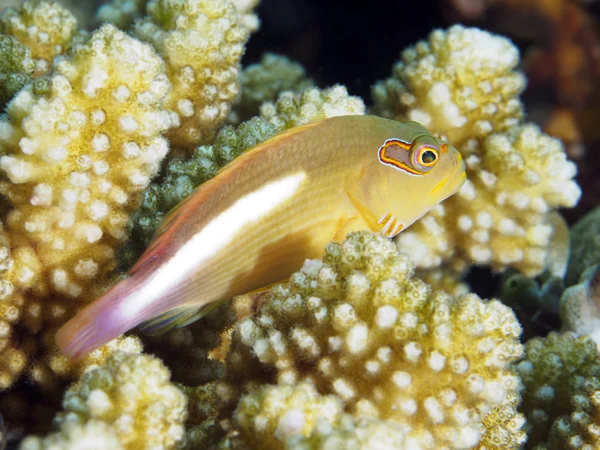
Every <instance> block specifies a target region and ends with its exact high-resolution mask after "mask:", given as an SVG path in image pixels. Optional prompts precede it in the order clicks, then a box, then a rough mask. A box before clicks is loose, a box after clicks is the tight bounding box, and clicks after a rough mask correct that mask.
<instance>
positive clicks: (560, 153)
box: [372, 25, 580, 276]
mask: <svg viewBox="0 0 600 450" xmlns="http://www.w3.org/2000/svg"><path fill="white" fill-rule="evenodd" d="M518 62H519V54H518V50H517V48H516V47H515V46H513V45H512V44H511V43H510V41H508V40H507V39H505V38H502V37H500V36H495V35H492V34H490V33H487V32H485V31H482V30H479V29H476V28H464V27H462V26H459V25H457V26H453V27H451V28H450V29H448V30H447V31H441V30H438V31H434V32H433V33H431V34H430V36H429V41H428V42H419V43H418V44H417V45H416V46H414V47H412V48H409V49H407V50H405V51H404V53H403V54H402V61H401V62H399V63H398V64H396V66H395V67H394V75H393V76H392V77H391V78H390V79H389V80H387V81H384V82H379V83H377V84H376V85H375V86H374V87H373V90H372V94H373V99H374V101H375V109H374V110H375V112H376V113H378V114H381V115H383V116H385V117H393V118H396V119H398V120H415V121H417V122H420V123H422V124H423V125H424V126H426V127H428V128H429V129H431V130H432V131H435V132H438V133H440V134H442V135H444V136H445V137H446V138H447V139H448V140H449V141H450V142H452V143H453V144H454V145H455V146H456V147H457V148H458V150H459V151H460V152H461V154H462V155H463V158H464V160H465V162H466V164H467V176H468V178H469V179H468V181H467V182H466V183H465V185H464V186H463V187H462V189H461V190H460V191H459V193H458V194H457V195H455V196H453V197H451V198H450V199H448V200H447V201H446V202H444V203H442V204H441V205H439V206H438V207H437V208H434V210H432V211H431V212H430V213H429V214H428V215H427V216H426V217H424V218H423V219H422V220H421V221H419V223H417V224H416V225H415V226H414V227H413V228H411V229H410V230H407V231H406V232H404V233H402V234H401V235H400V236H399V238H398V243H399V246H400V248H402V249H403V251H406V252H407V254H409V255H410V256H411V258H413V260H414V261H415V262H416V263H417V265H418V266H419V267H424V268H433V267H437V266H439V265H440V264H442V263H443V262H448V261H449V260H450V259H451V258H453V261H452V265H453V267H454V269H455V270H459V271H461V270H464V269H465V266H466V265H467V261H468V263H471V262H473V263H475V264H480V265H491V266H492V267H493V268H494V269H495V270H504V269H505V268H507V267H511V266H512V267H516V268H518V269H519V270H521V271H522V272H523V273H524V274H525V275H527V276H534V275H537V274H539V273H541V271H542V270H543V269H544V266H545V262H546V257H547V255H548V254H549V251H550V250H549V247H550V238H551V236H552V232H553V223H552V220H551V219H550V217H549V214H548V213H549V212H550V211H551V210H552V209H555V208H558V207H570V206H573V205H574V204H575V203H576V202H577V201H578V199H579V196H580V189H579V187H578V186H577V184H576V183H575V182H574V181H573V180H572V179H573V177H574V176H575V173H576V167H575V165H574V164H573V163H571V162H568V161H567V160H566V155H565V152H564V148H563V146H562V145H561V143H560V142H559V141H558V140H556V139H552V138H550V137H549V136H547V135H545V134H544V133H542V132H541V131H540V130H539V129H538V128H537V127H535V126H534V125H522V116H523V110H522V105H521V103H520V101H519V94H520V93H521V91H522V90H523V87H524V85H525V82H524V77H523V75H522V74H521V73H519V72H516V71H514V70H513V69H514V68H515V67H516V65H517V63H518Z"/></svg>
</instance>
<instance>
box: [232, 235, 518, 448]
mask: <svg viewBox="0 0 600 450" xmlns="http://www.w3.org/2000/svg"><path fill="white" fill-rule="evenodd" d="M520 332H521V327H520V326H519V324H518V322H517V321H516V319H515V317H514V315H513V313H512V311H511V310H510V309H509V308H507V307H506V306H503V305H502V304H501V303H500V302H498V301H490V302H484V301H482V300H481V299H480V298H478V297H477V296H476V295H474V294H469V295H465V296H463V297H460V298H458V299H454V298H453V297H451V296H449V295H448V294H446V293H444V292H440V291H438V292H432V290H431V288H430V287H429V286H428V285H427V284H425V283H424V282H423V281H421V280H419V279H417V278H414V277H413V267H412V265H411V263H410V261H409V259H408V258H407V257H406V256H403V255H401V254H400V253H399V252H398V250H397V248H396V246H395V245H394V244H393V243H392V242H390V241H389V240H388V239H386V238H384V237H382V236H379V235H376V234H374V233H371V232H356V233H351V234H349V235H348V237H347V238H346V240H345V241H344V242H343V243H341V244H338V243H331V244H329V245H328V246H327V247H326V249H325V255H324V257H323V261H307V262H306V263H305V265H304V267H303V268H302V270H301V271H299V272H296V273H295V274H293V275H292V276H291V277H290V282H289V285H281V286H278V287H275V288H273V289H272V290H271V291H270V293H269V294H268V296H267V298H266V299H265V301H264V303H263V304H262V306H261V307H260V309H259V310H258V312H257V313H256V314H254V315H253V316H251V317H249V318H246V319H244V320H242V321H241V322H240V323H239V324H238V325H237V326H236V328H235V329H234V333H233V336H232V346H231V349H230V351H229V353H228V355H227V379H229V380H231V382H233V384H234V385H235V386H243V385H244V384H245V383H247V382H250V381H252V382H254V383H256V382H258V380H264V381H266V382H276V383H278V384H296V383H299V382H301V381H310V382H312V383H314V384H315V386H316V387H317V389H318V391H319V392H320V393H321V394H335V395H337V396H339V397H340V398H341V399H342V400H343V402H344V406H345V410H346V411H347V412H351V413H352V414H353V415H355V416H356V417H362V416H369V417H378V418H380V419H383V420H395V421H398V422H399V423H401V424H403V425H404V426H405V427H406V428H407V430H409V431H408V433H407V439H409V440H410V441H411V442H414V443H415V445H416V444H417V443H419V444H420V445H422V446H423V448H440V447H443V446H448V445H455V446H457V447H464V448H470V447H473V446H475V445H476V444H477V443H478V442H479V440H480V438H481V435H480V427H481V426H482V421H483V420H484V418H485V416H486V415H487V414H488V413H489V412H490V411H492V410H493V409H494V408H495V407H496V406H498V405H499V404H501V403H502V402H503V400H504V399H505V396H506V395H507V394H509V393H511V392H512V393H514V392H515V391H516V389H517V388H518V385H519V381H518V378H517V376H516V375H515V374H514V373H513V372H512V371H511V370H510V369H509V367H508V365H509V363H510V362H511V361H514V360H516V359H517V358H518V357H520V355H521V351H522V348H521V345H520V344H519V341H518V336H519V334H520Z"/></svg>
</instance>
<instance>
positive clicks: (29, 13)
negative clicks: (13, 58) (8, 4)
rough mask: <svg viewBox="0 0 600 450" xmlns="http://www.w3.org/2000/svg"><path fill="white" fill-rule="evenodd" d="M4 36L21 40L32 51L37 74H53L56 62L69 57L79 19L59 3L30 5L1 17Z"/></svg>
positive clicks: (4, 10)
mask: <svg viewBox="0 0 600 450" xmlns="http://www.w3.org/2000/svg"><path fill="white" fill-rule="evenodd" d="M0 32H2V33H4V34H8V35H11V36H13V37H15V38H17V39H18V40H19V41H20V42H21V43H22V44H24V45H25V46H27V47H28V48H29V49H30V50H31V54H32V56H33V59H34V60H35V66H36V67H35V74H36V76H40V75H43V74H46V73H48V72H49V71H50V69H51V67H52V60H53V58H54V57H55V56H57V55H62V54H64V53H66V52H67V51H68V50H69V48H70V47H71V45H72V42H71V41H72V39H73V37H74V36H75V34H76V32H77V19H75V16H73V14H72V13H71V12H70V11H69V10H68V9H66V8H65V7H64V6H62V5H61V4H60V3H58V2H51V3H50V2H36V1H31V0H30V1H26V2H25V3H23V4H22V5H21V7H20V8H18V9H15V8H5V9H3V10H2V12H1V14H0Z"/></svg>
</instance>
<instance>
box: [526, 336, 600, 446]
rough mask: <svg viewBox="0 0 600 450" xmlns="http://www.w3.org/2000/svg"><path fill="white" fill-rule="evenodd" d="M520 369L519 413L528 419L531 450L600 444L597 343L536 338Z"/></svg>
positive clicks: (527, 349) (599, 373) (599, 384)
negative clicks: (520, 402) (521, 389)
mask: <svg viewBox="0 0 600 450" xmlns="http://www.w3.org/2000/svg"><path fill="white" fill-rule="evenodd" d="M515 367H516V371H517V373H518V374H519V376H520V377H521V379H522V381H523V385H524V390H523V391H522V393H521V395H522V398H523V402H522V404H521V408H520V409H521V411H522V412H523V413H524V414H525V415H526V417H527V432H528V433H527V434H528V439H527V446H526V448H528V449H529V448H530V449H536V450H543V449H549V450H562V449H565V448H569V449H581V450H583V449H587V448H597V445H600V440H599V434H598V430H599V427H600V416H599V415H598V412H599V411H598V410H597V408H598V406H597V405H598V402H597V401H596V399H597V398H598V396H600V394H596V392H597V391H598V390H600V382H599V381H598V380H599V378H598V377H600V359H599V358H598V350H597V347H596V343H595V342H594V341H593V340H592V339H590V338H589V337H587V336H582V337H579V338H577V337H575V336H574V335H573V334H570V333H566V334H557V333H550V334H549V335H548V336H547V337H546V338H534V339H531V340H530V341H529V342H528V343H527V345H526V354H525V357H524V359H523V360H522V361H521V362H519V363H518V364H516V366H515ZM565 443H566V444H568V446H567V447H565ZM586 444H587V445H588V447H586V446H585V445H586Z"/></svg>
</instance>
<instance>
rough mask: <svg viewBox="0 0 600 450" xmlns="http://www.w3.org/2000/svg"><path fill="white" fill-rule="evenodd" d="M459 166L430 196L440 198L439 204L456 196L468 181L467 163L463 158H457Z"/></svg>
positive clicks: (435, 187)
mask: <svg viewBox="0 0 600 450" xmlns="http://www.w3.org/2000/svg"><path fill="white" fill-rule="evenodd" d="M457 161H458V164H457V165H456V168H455V169H454V170H453V171H452V173H451V174H450V175H448V176H447V177H446V178H444V179H443V180H442V181H440V182H439V183H438V184H437V185H436V186H434V188H433V189H432V190H431V191H430V193H429V194H430V195H434V196H438V197H439V200H438V203H439V202H442V201H444V200H446V199H447V198H448V197H451V196H452V195H454V194H456V192H458V190H459V189H460V188H461V187H462V185H463V184H464V183H465V181H466V180H467V172H466V170H465V162H464V161H463V159H462V157H461V156H460V154H459V156H458V158H457Z"/></svg>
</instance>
